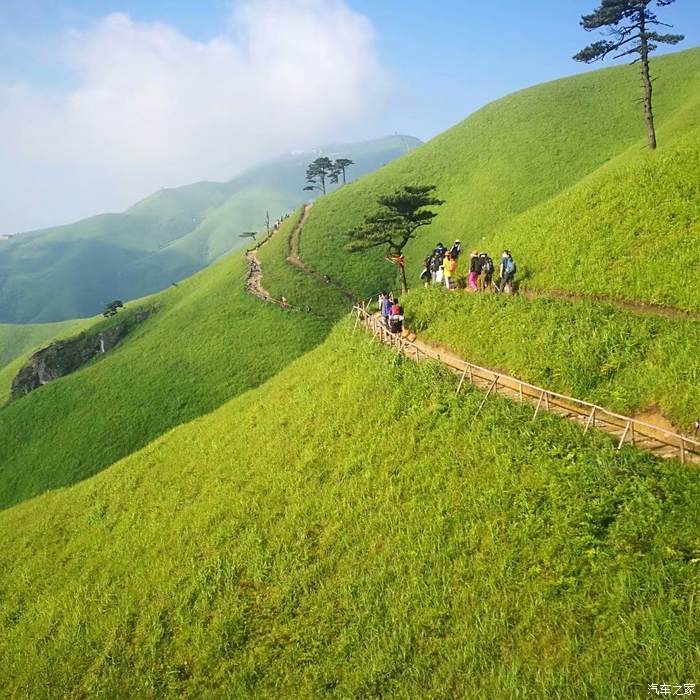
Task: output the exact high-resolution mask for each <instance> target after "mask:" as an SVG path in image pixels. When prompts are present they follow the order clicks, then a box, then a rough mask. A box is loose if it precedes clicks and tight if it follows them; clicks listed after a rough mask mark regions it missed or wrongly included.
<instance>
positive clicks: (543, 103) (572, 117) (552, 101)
mask: <svg viewBox="0 0 700 700" xmlns="http://www.w3.org/2000/svg"><path fill="white" fill-rule="evenodd" d="M635 70H636V68H634V67H630V66H624V67H619V68H612V69H607V70H602V71H597V72H593V73H587V74H584V75H579V76H576V77H574V78H567V79H565V80H559V81H556V82H553V83H548V84H545V85H540V86H537V87H534V88H531V89H529V90H525V91H523V92H520V93H516V94H514V95H510V96H508V97H506V98H504V99H502V100H499V101H497V102H494V103H493V104H490V105H488V106H487V107H485V108H484V109H482V110H480V111H479V112H477V113H475V114H473V115H472V116H470V117H469V118H468V119H466V120H465V121H464V122H462V123H461V124H459V125H458V126H456V127H454V128H453V129H450V130H449V131H447V132H445V133H444V134H441V135H440V136H438V137H437V138H435V139H434V140H432V141H431V142H429V143H428V144H426V145H425V146H423V147H421V148H419V149H418V150H416V151H414V152H413V153H411V154H409V155H408V156H406V157H404V158H401V159H400V160H398V161H396V162H394V163H392V164H390V165H389V166H387V167H386V168H383V169H382V170H381V171H378V172H376V173H374V174H373V175H371V176H369V177H366V178H363V179H362V180H361V181H359V182H356V183H353V184H352V185H351V186H350V187H348V188H345V189H343V190H341V191H340V192H338V193H336V194H334V195H333V196H332V197H328V198H326V199H324V200H322V201H319V202H318V204H317V205H316V206H315V207H314V210H313V212H312V215H311V218H310V221H309V224H308V226H307V228H306V230H305V232H304V237H303V239H302V253H303V257H304V259H305V260H307V261H308V262H309V263H310V264H312V265H313V266H315V267H316V268H318V269H322V270H324V271H325V272H327V273H328V274H330V275H331V276H332V277H334V278H337V279H339V280H342V281H343V282H344V283H345V284H346V286H350V287H352V288H354V289H356V290H358V291H362V292H363V293H364V294H365V295H369V294H373V293H375V292H377V291H378V289H379V287H380V285H384V286H391V285H393V284H394V277H393V272H394V269H393V268H392V266H390V265H389V264H388V263H385V262H384V261H383V259H382V255H381V253H380V252H378V251H373V252H369V253H367V254H363V255H357V256H346V255H329V254H328V251H329V249H330V250H336V249H338V248H341V247H342V246H343V245H344V243H345V239H344V233H345V232H346V231H348V230H349V229H351V228H352V227H353V226H355V225H357V224H358V223H359V222H360V221H361V219H362V217H363V215H364V214H365V213H367V212H368V211H370V210H371V209H373V208H374V202H375V201H376V197H377V196H378V195H379V194H380V193H384V192H386V191H390V190H391V189H393V188H394V187H397V186H399V185H400V184H402V183H405V182H420V183H433V184H436V185H437V186H438V195H439V196H440V197H442V198H443V199H445V200H446V201H447V204H446V205H445V206H444V207H442V208H441V210H440V216H439V217H438V219H436V222H435V224H434V225H433V226H432V227H431V230H430V231H429V232H427V233H423V234H422V235H421V236H420V239H419V240H418V241H417V242H416V243H415V244H413V245H411V246H409V248H408V250H407V255H408V261H409V277H410V279H411V281H413V282H414V283H416V282H417V278H418V274H419V272H420V269H421V267H422V261H423V258H424V256H425V255H426V254H427V253H428V252H429V251H430V250H431V249H432V248H433V247H434V246H435V244H436V243H437V241H438V240H443V241H444V242H445V243H451V242H452V240H454V239H455V238H459V239H461V241H462V242H463V244H464V247H465V249H467V250H469V249H471V248H478V249H479V250H488V251H490V252H491V253H492V255H494V257H495V256H496V255H498V254H499V253H500V250H501V249H502V247H503V246H504V245H507V246H508V247H509V248H511V249H512V250H513V252H514V254H515V256H516V258H517V260H518V262H519V267H520V269H521V272H522V273H523V274H522V275H521V277H523V281H524V283H525V284H527V285H530V286H536V287H540V288H556V289H566V290H570V291H575V292H578V293H582V294H592V293H597V294H605V295H609V296H612V297H617V298H626V299H635V300H642V301H647V302H655V303H665V304H670V305H675V306H679V307H682V308H685V309H693V310H700V296H699V295H698V294H697V292H696V287H695V286H694V285H693V284H688V282H687V280H688V275H689V271H690V270H697V269H699V268H700V248H699V247H698V246H697V240H698V237H700V228H699V224H698V221H699V219H700V217H699V212H700V210H699V209H698V207H699V206H700V205H699V204H698V202H700V196H699V193H700V177H699V176H698V173H699V172H700V168H698V164H699V162H700V160H699V159H700V101H699V100H698V94H699V92H700V49H692V50H690V51H685V52H681V53H678V54H673V55H670V56H664V57H662V58H658V59H656V60H655V61H654V72H655V75H656V76H657V77H658V83H657V93H658V96H657V101H656V112H657V119H658V125H659V136H660V148H659V150H658V152H656V153H651V152H649V151H647V150H646V149H645V148H644V144H645V134H644V124H643V119H642V115H641V112H640V108H639V106H638V105H637V104H636V102H635V98H637V97H638V94H637V93H638V89H639V88H638V79H637V75H636V73H635Z"/></svg>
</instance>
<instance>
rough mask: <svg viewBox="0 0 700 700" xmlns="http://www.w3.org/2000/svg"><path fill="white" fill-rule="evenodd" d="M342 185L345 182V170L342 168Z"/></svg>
mask: <svg viewBox="0 0 700 700" xmlns="http://www.w3.org/2000/svg"><path fill="white" fill-rule="evenodd" d="M343 184H344V185H345V184H346V182H345V168H343Z"/></svg>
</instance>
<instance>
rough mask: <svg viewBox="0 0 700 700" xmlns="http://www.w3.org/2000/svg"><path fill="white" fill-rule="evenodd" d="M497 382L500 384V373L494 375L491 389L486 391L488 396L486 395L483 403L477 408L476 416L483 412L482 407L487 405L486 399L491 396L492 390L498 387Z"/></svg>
mask: <svg viewBox="0 0 700 700" xmlns="http://www.w3.org/2000/svg"><path fill="white" fill-rule="evenodd" d="M497 384H498V375H497V376H496V377H494V380H493V382H492V383H491V386H490V387H489V390H488V391H487V392H486V396H484V400H483V401H482V402H481V404H479V408H478V409H477V411H476V414H475V415H474V418H476V417H477V416H478V415H479V414H480V413H481V409H482V408H483V407H484V406H485V405H486V401H487V400H488V398H489V396H491V392H492V391H493V390H494V389H495V388H496V385H497Z"/></svg>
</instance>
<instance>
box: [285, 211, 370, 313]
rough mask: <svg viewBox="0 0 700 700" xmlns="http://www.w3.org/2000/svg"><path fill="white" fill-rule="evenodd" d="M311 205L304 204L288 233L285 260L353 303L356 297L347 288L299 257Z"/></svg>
mask: <svg viewBox="0 0 700 700" xmlns="http://www.w3.org/2000/svg"><path fill="white" fill-rule="evenodd" d="M312 206H313V204H307V205H305V206H304V213H303V215H302V217H301V219H300V220H299V223H297V225H296V226H295V227H294V228H293V229H292V232H291V234H290V235H289V242H288V255H287V262H288V263H290V264H291V265H294V267H296V268H297V269H298V270H301V271H302V272H304V273H306V274H307V275H311V276H312V277H315V278H316V279H317V280H318V281H319V282H322V283H323V284H326V285H328V286H329V287H333V289H335V290H336V291H337V292H340V293H341V294H342V295H343V296H344V297H345V298H346V299H347V300H348V301H351V302H352V303H353V304H354V303H355V302H356V301H357V297H356V296H355V295H354V294H353V293H352V292H351V291H350V290H349V289H345V287H343V286H341V285H340V284H338V283H337V282H334V281H333V280H332V279H331V278H330V277H329V276H328V275H322V274H321V273H320V272H317V271H316V270H314V269H313V268H311V267H309V266H308V265H307V264H306V263H305V262H304V261H303V260H302V259H301V258H300V257H299V249H300V245H301V233H302V231H303V230H304V226H306V222H307V221H308V219H309V214H310V213H311V207H312Z"/></svg>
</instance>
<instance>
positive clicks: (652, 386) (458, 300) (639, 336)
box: [403, 288, 700, 432]
mask: <svg viewBox="0 0 700 700" xmlns="http://www.w3.org/2000/svg"><path fill="white" fill-rule="evenodd" d="M403 303H404V305H405V308H406V310H407V320H408V323H409V325H410V327H411V329H413V330H415V331H417V332H419V333H420V335H421V338H423V339H424V340H428V341H432V342H434V343H436V344H438V345H446V346H448V347H450V348H451V349H453V350H455V351H456V352H457V353H458V354H459V355H460V356H461V357H465V358H469V359H470V360H471V361H472V362H474V363H476V364H481V365H483V366H486V367H492V368H494V369H501V370H503V371H505V372H507V373H511V374H514V375H516V376H518V377H520V378H522V379H525V380H527V381H530V382H532V383H534V384H537V385H538V386H544V387H547V388H548V389H551V390H552V391H558V392H560V393H564V394H567V395H569V396H576V397H577V398H580V399H584V400H587V401H591V402H593V403H597V404H598V405H602V406H605V407H607V408H609V409H611V410H614V411H618V412H621V413H624V414H625V415H635V414H638V413H642V412H645V411H647V410H650V409H654V410H655V411H657V412H661V413H662V414H663V415H665V416H666V417H667V418H668V419H670V420H671V421H672V422H673V423H674V424H675V425H676V426H678V428H679V429H680V430H683V431H685V432H688V431H690V430H691V426H692V424H693V422H694V421H695V419H696V418H697V417H698V412H699V408H698V407H700V363H698V361H697V355H698V349H700V320H694V319H671V318H664V317H659V316H652V315H640V314H637V313H632V312H629V311H623V310H619V309H616V308H615V307H612V306H606V305H604V304H592V303H590V302H587V301H564V300H557V299H536V300H528V299H525V298H522V297H519V298H503V297H498V296H494V295H472V294H469V293H466V292H465V293H458V292H452V293H448V292H447V291H446V290H443V289H442V288H432V289H429V290H425V289H419V290H416V291H414V292H411V293H410V294H409V295H408V296H406V297H404V300H403Z"/></svg>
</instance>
